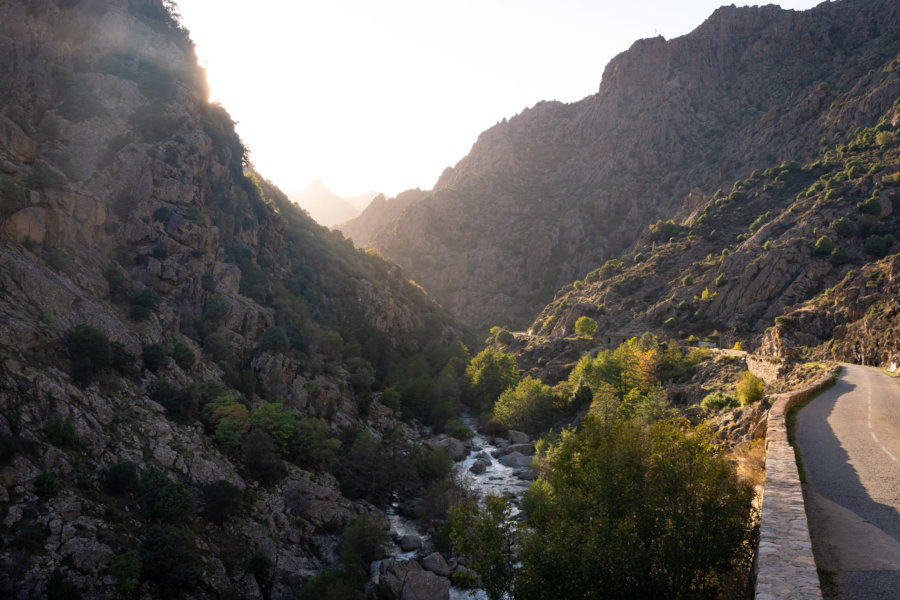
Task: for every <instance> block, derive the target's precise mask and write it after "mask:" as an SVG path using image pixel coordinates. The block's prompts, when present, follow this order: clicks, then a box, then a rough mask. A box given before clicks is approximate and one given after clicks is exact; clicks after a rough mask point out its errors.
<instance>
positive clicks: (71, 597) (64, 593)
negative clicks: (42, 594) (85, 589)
mask: <svg viewBox="0 0 900 600" xmlns="http://www.w3.org/2000/svg"><path fill="white" fill-rule="evenodd" d="M47 600H81V591H80V590H79V589H78V587H77V586H76V585H75V584H74V583H72V582H71V581H69V580H68V579H66V578H65V576H64V575H63V574H62V571H60V570H59V569H53V573H52V574H51V575H50V579H48V580H47Z"/></svg>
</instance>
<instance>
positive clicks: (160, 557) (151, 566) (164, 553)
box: [139, 525, 203, 591]
mask: <svg viewBox="0 0 900 600" xmlns="http://www.w3.org/2000/svg"><path fill="white" fill-rule="evenodd" d="M139 556H140V559H141V577H142V578H143V579H146V580H148V581H152V582H153V583H155V584H157V585H158V586H160V587H161V588H162V589H163V590H167V591H173V590H177V589H182V590H187V591H189V590H192V589H194V588H196V587H197V586H198V585H199V584H200V577H201V575H202V574H203V566H202V563H201V560H200V556H199V555H198V553H197V550H196V549H195V547H194V542H193V540H192V539H191V538H190V536H188V534H187V533H185V532H184V531H182V530H181V529H178V528H176V527H172V526H168V525H167V526H155V527H153V528H151V529H150V531H149V532H148V533H147V535H146V536H145V537H144V539H143V540H142V541H141V549H140V552H139Z"/></svg>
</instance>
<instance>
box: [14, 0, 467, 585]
mask: <svg viewBox="0 0 900 600" xmlns="http://www.w3.org/2000/svg"><path fill="white" fill-rule="evenodd" d="M167 6H168V3H164V2H163V1H162V0H121V1H117V2H109V1H108V0H81V1H69V0H58V1H57V0H42V1H36V2H27V3H23V2H11V1H2V2H0V13H2V15H3V16H2V19H0V90H2V92H0V357H2V358H0V506H2V513H0V560H2V561H3V568H2V569H0V590H2V591H0V595H3V596H4V597H9V598H37V597H44V595H45V594H47V593H48V591H47V590H48V589H50V587H52V586H54V585H56V586H57V587H56V588H54V589H55V590H56V591H57V592H58V591H59V589H62V588H65V586H69V585H74V586H75V587H76V588H77V589H78V590H80V592H81V594H82V596H83V597H85V598H109V597H113V596H114V595H116V594H121V593H142V594H144V595H148V594H151V593H153V594H154V595H156V596H159V597H172V595H177V594H180V593H181V591H183V590H185V589H187V590H193V592H192V593H193V595H194V596H195V597H220V596H221V595H222V594H232V595H236V596H238V597H248V598H252V597H258V598H262V597H266V598H268V597H294V595H295V594H296V591H297V589H298V588H299V587H300V586H301V585H302V583H303V582H304V581H306V580H308V579H309V578H310V577H311V576H313V575H315V574H316V573H318V572H321V571H322V570H325V569H328V568H331V567H333V566H335V565H336V564H338V553H339V545H338V537H339V533H340V531H341V529H342V528H343V527H344V526H346V525H347V524H349V523H350V522H351V521H353V520H354V519H356V518H357V517H359V516H361V515H369V516H371V517H372V518H373V519H375V522H379V523H380V519H382V518H383V515H382V513H380V511H378V510H376V509H375V508H374V507H373V506H372V505H371V504H369V503H368V502H367V501H366V500H364V499H361V497H360V496H359V495H357V496H355V497H356V498H358V499H356V500H350V499H348V498H347V497H344V496H343V495H342V493H341V490H340V486H339V484H338V481H337V479H335V477H334V476H333V475H332V474H331V473H330V472H329V469H328V468H327V465H328V464H330V463H328V461H327V460H326V461H324V462H323V461H322V459H321V457H319V458H315V459H314V458H311V455H308V451H309V449H307V450H300V449H299V447H298V448H295V447H294V446H291V444H294V443H298V444H300V445H301V446H302V445H303V443H308V444H313V446H312V448H314V449H315V448H318V450H325V451H329V452H333V451H334V448H336V447H339V446H340V440H338V439H337V435H338V432H341V433H342V434H343V435H345V436H347V435H349V434H348V432H356V431H359V430H365V431H366V432H369V433H367V435H368V434H371V436H372V438H373V439H375V440H380V439H381V436H382V432H384V431H387V430H391V431H392V432H393V433H392V436H393V437H392V438H391V439H395V440H399V441H400V442H398V443H401V442H404V441H405V440H409V439H412V440H415V439H416V438H417V436H418V434H417V433H416V432H415V431H414V430H413V429H412V428H410V427H409V426H408V425H407V424H405V423H403V422H401V421H400V420H399V413H395V412H394V411H392V410H390V409H388V408H386V407H384V406H383V405H381V404H380V403H379V402H378V401H377V399H373V397H372V392H371V384H372V383H373V381H375V379H376V378H381V377H383V376H384V373H386V371H387V369H388V367H389V366H390V365H391V362H392V361H394V360H396V359H398V358H402V357H404V356H408V355H410V354H412V353H414V352H416V351H418V350H421V349H422V348H423V347H424V346H425V344H426V343H428V342H429V341H432V340H441V339H444V340H445V341H446V340H452V339H454V338H456V337H458V334H459V330H458V328H457V327H456V326H455V325H454V324H453V322H452V321H451V320H450V319H449V318H448V317H447V316H446V315H445V314H444V313H443V312H442V311H441V310H440V309H439V308H438V307H437V306H436V305H435V304H434V303H433V302H432V301H431V300H430V299H429V298H427V297H426V296H425V295H424V294H423V293H421V292H420V291H419V289H418V288H416V287H415V286H413V285H411V284H410V283H409V282H408V280H407V279H406V278H404V277H403V275H402V273H401V272H400V270H399V269H398V268H397V267H396V266H393V265H390V264H388V263H386V262H384V261H383V260H380V259H378V258H376V257H374V256H371V255H368V254H365V253H362V252H359V251H356V250H354V248H353V247H352V245H351V244H350V242H349V241H347V240H345V239H344V238H343V237H341V236H340V235H339V234H335V233H332V232H329V231H328V230H327V229H325V228H323V227H320V226H318V225H316V224H315V223H314V222H312V221H311V220H310V219H309V217H308V216H307V215H305V214H304V213H303V212H302V211H300V210H299V209H297V208H296V207H294V206H293V205H292V204H291V203H290V202H289V201H288V200H287V198H286V197H284V195H283V194H281V192H279V191H278V190H277V189H276V188H274V186H272V185H271V184H270V183H268V182H266V181H265V180H263V179H262V178H260V177H259V176H258V175H257V174H256V173H253V172H252V171H249V170H247V166H246V164H245V162H246V161H245V158H246V157H245V150H244V147H243V145H242V143H241V141H240V139H239V138H238V137H237V135H236V134H235V132H234V126H233V123H232V121H231V119H230V118H229V116H228V115H227V113H226V112H225V111H224V110H223V109H222V108H221V107H219V106H216V105H211V104H209V103H208V101H207V98H208V90H207V88H206V83H205V78H204V73H203V71H202V69H200V68H199V66H198V65H197V60H196V56H195V54H194V51H193V45H192V43H191V42H190V39H189V37H188V35H187V32H185V31H184V30H183V29H182V28H181V27H180V26H179V24H178V22H177V20H176V19H175V18H173V17H172V15H171V14H170V12H169V11H168V10H167ZM202 407H205V408H202ZM261 415H262V416H261ZM266 415H268V416H266ZM272 419H276V420H275V421H273V420H272ZM276 422H280V423H281V424H282V425H284V424H285V423H286V424H287V426H288V428H289V430H291V431H294V434H292V435H294V438H291V439H293V440H294V441H293V442H291V441H290V440H289V439H288V437H284V438H283V439H282V438H279V436H278V434H276V433H275V428H274V427H275V426H274V423H276ZM223 423H224V425H223ZM229 424H230V425H229ZM291 428H293V429H291ZM298 432H302V435H301V434H300V433H298ZM298 436H299V437H298ZM300 440H305V441H304V442H302V443H301V441H300ZM315 440H318V442H315ZM350 441H351V442H352V436H351V438H350ZM319 442H321V444H320V447H317V446H315V444H316V443H319ZM385 444H387V442H385ZM304 452H306V453H307V454H303V453H304ZM301 454H303V455H304V456H306V457H307V458H306V459H302V460H301V459H299V458H297V457H298V456H300V455H301ZM290 456H293V458H291V459H290V460H289V461H283V460H282V457H284V458H290ZM160 473H161V474H162V475H161V477H162V479H159V478H158V477H157V475H159V474H160ZM123 478H124V479H123ZM166 481H168V482H169V483H165V482H166ZM111 482H112V483H111ZM116 482H118V483H116ZM123 482H124V483H123ZM116 486H118V487H116ZM159 490H162V491H159ZM159 494H162V496H160V495H159ZM223 502H224V503H225V505H224V506H226V507H227V508H228V510H229V512H228V513H227V515H226V516H225V517H223V516H222V515H223V513H221V512H217V511H220V510H224V509H223V508H222V507H223V504H222V503H223ZM195 506H196V507H198V508H199V511H198V512H199V515H201V516H197V513H195V512H194V507H195ZM173 507H174V508H173ZM214 515H219V517H216V516H214ZM154 553H155V554H154ZM167 553H168V554H167ZM164 556H168V557H169V558H166V559H165V560H170V561H171V562H169V563H166V562H165V560H163V557H164ZM253 557H256V558H255V559H254V560H256V561H257V562H256V563H254V564H257V567H256V570H254V571H248V570H247V569H249V568H250V567H247V568H245V565H247V564H249V563H248V560H250V559H251V558H253ZM260 557H262V558H260ZM258 565H262V566H261V567H259V566H258ZM123 569H124V570H123ZM54 571H58V572H59V573H58V577H57V579H55V580H54V579H53V577H52V576H51V575H52V574H53V572H54ZM54 582H55V583H54ZM59 586H62V588H60V587H59ZM123 590H124V591H123Z"/></svg>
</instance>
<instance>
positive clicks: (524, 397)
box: [494, 376, 554, 434]
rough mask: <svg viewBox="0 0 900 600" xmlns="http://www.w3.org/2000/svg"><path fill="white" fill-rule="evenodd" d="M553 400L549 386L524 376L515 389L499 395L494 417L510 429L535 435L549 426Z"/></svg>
mask: <svg viewBox="0 0 900 600" xmlns="http://www.w3.org/2000/svg"><path fill="white" fill-rule="evenodd" d="M553 400H554V396H553V392H551V391H550V388H549V386H547V385H545V384H543V383H541V382H540V381H539V380H537V379H534V378H532V377H528V376H526V377H525V378H524V379H522V381H520V382H519V383H518V384H517V385H516V387H514V388H509V389H507V390H506V391H505V392H503V393H502V394H500V398H498V399H497V403H496V404H495V405H494V415H495V416H496V417H497V418H498V419H500V420H501V421H502V422H503V424H504V425H506V426H507V427H509V428H511V429H518V430H521V431H525V432H528V433H531V434H535V433H538V432H540V431H542V430H543V429H546V428H547V427H549V426H550V420H551V419H552V417H553Z"/></svg>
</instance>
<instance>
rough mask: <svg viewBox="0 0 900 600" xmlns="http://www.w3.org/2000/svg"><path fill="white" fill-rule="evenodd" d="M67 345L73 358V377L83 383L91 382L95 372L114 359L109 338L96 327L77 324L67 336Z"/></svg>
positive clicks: (70, 356)
mask: <svg viewBox="0 0 900 600" xmlns="http://www.w3.org/2000/svg"><path fill="white" fill-rule="evenodd" d="M66 345H67V347H68V351H69V358H71V359H72V378H73V379H74V380H75V381H76V382H78V383H80V384H82V385H87V384H88V383H90V382H91V380H92V379H93V377H94V374H95V373H96V372H97V371H99V370H101V369H104V368H106V367H108V366H109V365H110V363H111V361H112V351H111V349H110V346H109V338H107V337H106V334H105V333H103V332H102V331H100V330H99V329H97V328H96V327H92V326H90V325H84V324H82V325H78V326H76V327H75V329H73V330H72V331H71V332H70V333H69V335H68V336H67V338H66Z"/></svg>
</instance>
